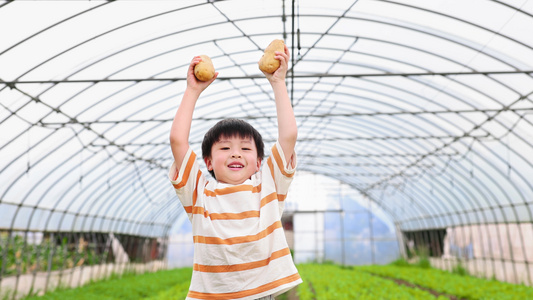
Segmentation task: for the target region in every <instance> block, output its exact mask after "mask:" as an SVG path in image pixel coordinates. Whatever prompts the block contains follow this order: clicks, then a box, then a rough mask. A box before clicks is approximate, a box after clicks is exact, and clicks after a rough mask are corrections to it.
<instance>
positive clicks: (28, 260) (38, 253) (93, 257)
mask: <svg viewBox="0 0 533 300" xmlns="http://www.w3.org/2000/svg"><path fill="white" fill-rule="evenodd" d="M4 259H5V261H4ZM103 260H104V258H103V256H102V255H97V254H96V252H95V251H94V250H93V249H92V248H91V247H72V246H69V245H68V243H67V239H66V238H64V239H62V241H61V244H56V243H54V242H52V241H50V240H49V239H45V240H43V242H42V243H41V244H39V245H32V244H25V243H24V239H23V238H22V237H20V236H15V237H14V238H12V239H10V240H7V239H5V238H2V237H0V267H1V266H4V273H3V274H2V275H3V276H10V275H16V274H25V273H31V272H38V271H47V270H48V269H49V268H50V270H52V271H53V270H60V269H66V268H72V267H74V266H81V265H96V264H100V263H102V262H103ZM49 263H50V264H49Z"/></svg>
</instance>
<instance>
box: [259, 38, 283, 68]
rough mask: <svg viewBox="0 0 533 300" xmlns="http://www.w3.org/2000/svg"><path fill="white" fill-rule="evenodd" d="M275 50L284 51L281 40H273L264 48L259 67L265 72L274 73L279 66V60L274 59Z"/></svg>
mask: <svg viewBox="0 0 533 300" xmlns="http://www.w3.org/2000/svg"><path fill="white" fill-rule="evenodd" d="M276 51H279V52H285V43H284V42H283V40H273V41H272V42H271V43H270V45H268V47H267V48H266V49H265V53H264V54H263V56H261V59H260V60H259V69H260V70H261V71H263V72H266V73H274V72H276V70H277V69H278V68H279V64H280V62H279V60H277V59H275V58H274V56H276V53H275V52H276Z"/></svg>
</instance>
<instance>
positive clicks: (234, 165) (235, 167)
mask: <svg viewBox="0 0 533 300" xmlns="http://www.w3.org/2000/svg"><path fill="white" fill-rule="evenodd" d="M228 168H230V169H242V168H244V166H243V165H242V164H238V163H231V164H229V165H228Z"/></svg>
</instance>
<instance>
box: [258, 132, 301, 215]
mask: <svg viewBox="0 0 533 300" xmlns="http://www.w3.org/2000/svg"><path fill="white" fill-rule="evenodd" d="M266 166H267V168H266V170H264V172H265V174H264V175H263V176H264V177H263V181H264V182H267V181H270V180H271V181H272V183H273V184H274V186H275V189H276V193H277V196H278V204H279V212H280V215H281V214H282V213H283V209H284V208H285V198H287V192H288V191H289V186H290V184H291V182H292V179H293V176H294V173H295V171H296V166H297V164H296V152H294V153H293V155H292V157H291V159H290V161H289V162H287V161H286V159H285V154H284V153H283V149H282V148H281V145H280V143H279V142H276V144H274V146H272V154H271V155H270V156H269V157H268V159H267V162H266Z"/></svg>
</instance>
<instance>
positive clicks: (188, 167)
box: [173, 152, 196, 189]
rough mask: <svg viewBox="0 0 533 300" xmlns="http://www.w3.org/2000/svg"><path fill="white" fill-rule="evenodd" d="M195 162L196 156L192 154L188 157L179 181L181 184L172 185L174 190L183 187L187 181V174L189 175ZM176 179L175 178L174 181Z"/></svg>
mask: <svg viewBox="0 0 533 300" xmlns="http://www.w3.org/2000/svg"><path fill="white" fill-rule="evenodd" d="M195 160H196V154H195V153H194V152H192V153H191V156H189V160H188V161H187V165H186V166H185V171H184V172H183V178H182V179H181V182H180V183H178V184H173V185H174V188H175V189H179V188H182V187H184V186H185V184H187V181H188V180H189V174H190V173H191V169H192V166H193V165H194V161H195ZM176 176H179V172H177V175H176ZM176 179H178V177H176V178H175V179H174V180H176Z"/></svg>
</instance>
